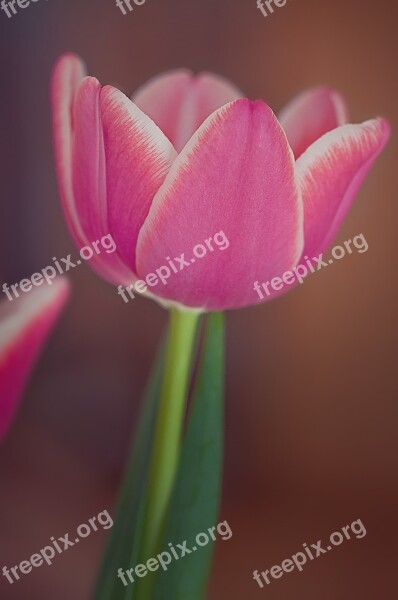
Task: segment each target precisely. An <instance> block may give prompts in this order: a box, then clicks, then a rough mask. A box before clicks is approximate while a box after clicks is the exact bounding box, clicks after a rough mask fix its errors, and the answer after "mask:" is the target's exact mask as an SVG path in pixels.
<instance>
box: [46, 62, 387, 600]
mask: <svg viewBox="0 0 398 600" xmlns="http://www.w3.org/2000/svg"><path fill="white" fill-rule="evenodd" d="M51 95H52V107H53V128H54V139H55V155H56V166H57V172H58V180H59V186H60V191H61V197H62V203H63V209H64V213H65V216H66V219H67V222H68V224H69V228H70V230H71V232H72V235H73V237H74V239H75V241H76V243H77V245H78V246H79V247H82V246H86V245H89V244H90V243H91V242H92V240H96V239H100V238H101V237H102V236H105V235H109V234H110V235H112V237H113V239H114V241H115V244H116V247H117V249H116V251H115V252H113V253H112V254H111V255H99V254H98V255H96V256H94V257H93V259H92V261H91V264H92V266H93V268H94V269H95V270H96V271H97V272H98V273H100V274H101V275H102V276H103V277H105V278H106V279H107V280H108V281H110V282H112V283H113V284H116V285H118V286H123V285H125V286H131V285H135V286H137V287H138V286H139V287H140V291H141V292H142V293H144V294H146V295H148V296H149V297H151V298H154V299H155V300H157V301H158V302H159V303H161V304H162V305H164V306H166V307H169V308H170V309H171V311H170V313H171V318H170V330H169V335H168V338H167V342H166V348H165V354H164V356H165V358H164V364H163V363H162V366H163V370H162V373H163V379H162V383H161V386H160V388H161V390H160V394H159V396H160V397H159V403H158V405H157V416H156V426H155V429H154V433H153V443H152V446H151V460H150V463H148V464H149V467H148V472H147V473H146V480H145V481H146V483H147V485H146V487H145V490H144V492H143V496H142V498H141V502H142V506H143V507H145V510H143V513H142V520H143V523H142V524H141V523H140V526H139V527H138V533H137V532H135V533H133V534H132V535H133V537H134V536H136V535H139V536H141V538H140V541H139V542H137V544H138V546H139V547H140V556H137V559H138V558H139V559H140V560H141V562H144V561H145V560H147V559H148V558H149V557H151V556H156V555H157V553H158V552H159V551H160V549H161V543H162V541H163V542H165V541H166V542H169V540H168V539H167V540H162V536H163V534H164V531H165V525H166V522H167V517H168V516H170V514H171V513H170V503H171V501H172V493H173V489H175V481H176V478H177V470H178V465H179V461H180V452H181V441H182V432H183V425H184V418H185V407H186V401H187V395H188V388H189V370H190V365H191V364H192V362H193V351H194V340H195V332H196V326H197V321H198V318H199V314H200V313H202V312H206V311H209V312H215V311H218V312H221V311H224V310H227V309H235V308H241V307H245V306H249V305H252V304H256V303H257V302H259V301H260V299H259V296H258V295H257V294H255V293H254V292H253V283H254V282H255V281H257V280H260V281H266V280H272V279H273V278H274V277H279V276H281V275H282V274H283V273H285V272H287V271H290V270H293V269H294V267H295V266H297V265H298V264H300V261H301V259H302V257H305V256H307V255H308V256H309V257H314V256H318V255H319V254H321V253H322V252H323V251H324V250H325V249H326V248H327V247H328V246H329V244H330V243H331V241H332V240H333V238H334V237H335V235H336V233H337V231H338V229H339V227H340V225H341V223H342V221H343V219H344V218H345V215H346V214H347V212H348V210H349V208H350V206H351V204H352V202H353V200H354V197H355V195H356V193H357V191H358V189H359V187H360V186H361V184H362V182H363V180H364V178H365V176H366V174H367V173H368V171H369V169H370V168H371V166H372V165H373V163H374V161H375V160H376V158H377V156H378V155H379V154H380V152H381V151H382V149H383V147H384V146H385V144H386V142H387V140H388V137H389V133H390V129H389V125H388V123H387V122H386V121H385V120H384V119H381V118H377V119H372V120H369V121H365V122H364V123H362V124H357V125H355V124H348V113H347V109H346V106H345V103H344V101H343V99H342V98H341V96H340V95H339V94H338V93H337V92H335V91H334V90H330V89H328V88H314V89H311V90H308V91H306V92H304V93H303V94H301V95H299V96H298V97H297V98H295V99H294V100H293V101H292V102H291V103H290V104H288V106H287V107H286V108H285V109H284V110H283V111H282V112H281V114H280V115H279V119H278V118H277V117H276V116H275V114H274V113H273V112H272V110H271V108H269V106H268V105H267V104H266V103H264V102H263V101H261V100H257V101H251V100H249V99H247V98H244V97H243V94H242V93H241V92H240V90H239V89H237V88H236V87H235V86H234V85H232V84H231V83H229V82H228V81H226V80H224V79H222V78H220V77H217V76H215V75H212V74H208V73H203V74H201V75H198V76H194V75H192V74H191V73H190V72H189V71H186V70H178V71H174V72H171V73H166V74H163V75H161V76H159V77H155V78H154V79H152V80H151V81H149V83H147V84H146V85H144V86H143V87H142V88H140V89H139V90H138V91H137V92H136V93H135V94H134V96H133V97H132V99H131V100H130V99H129V98H128V97H126V96H125V95H124V94H123V93H122V92H121V91H119V90H117V89H116V88H114V87H112V86H109V85H106V86H104V87H103V86H102V85H101V84H100V83H99V81H98V80H97V79H95V78H93V77H89V76H87V74H86V69H85V67H84V64H83V63H82V61H81V60H80V59H79V58H78V57H77V56H75V55H72V54H67V55H64V56H63V57H61V59H60V60H59V61H58V63H57V65H56V66H55V69H54V72H53V77H52V91H51ZM216 233H218V235H219V236H221V237H222V238H223V239H225V240H228V248H226V247H225V251H220V252H213V251H211V248H210V245H211V244H212V240H213V241H214V240H216V236H215V234H216ZM209 236H214V237H213V238H212V237H209ZM202 241H203V242H204V241H206V243H208V249H209V252H207V251H206V248H204V249H205V252H206V256H205V257H204V258H202V259H201V260H195V259H194V258H191V257H189V254H190V253H191V251H192V250H193V249H194V248H195V247H197V246H195V244H196V245H197V244H198V243H200V242H202ZM193 254H194V256H195V257H197V258H198V256H197V254H195V252H193ZM165 261H166V262H167V264H168V265H169V267H164V268H165V269H166V272H167V271H168V272H169V274H168V275H167V277H166V276H164V278H163V279H164V281H163V285H156V287H155V280H156V275H158V278H160V273H161V272H162V271H161V269H159V268H160V267H161V266H162V265H163V266H164V265H165ZM177 263H178V265H179V267H177V268H176V265H177ZM194 263H195V264H194ZM170 269H171V270H172V271H173V272H171V271H170ZM169 275H170V276H169ZM143 284H145V285H144V286H143ZM136 289H137V288H136ZM137 291H138V290H137ZM216 317H220V319H221V318H222V317H221V316H220V315H212V316H211V317H210V319H209V322H212V323H215V322H216V321H213V319H215V318H216ZM220 322H221V325H220ZM218 324H219V326H216V325H214V326H213V330H212V331H213V333H215V335H214V338H212V339H213V341H214V339H217V340H218V342H219V346H217V344H216V343H213V342H212V344H209V346H208V348H209V350H208V354H206V357H207V358H208V357H209V354H210V353H211V351H213V354H211V360H210V359H208V360H206V361H203V364H204V365H205V366H204V367H203V369H204V371H205V373H204V376H203V379H201V382H202V383H201V386H204V388H203V389H204V392H203V389H202V388H201V391H202V395H203V396H205V397H206V395H211V394H213V393H214V397H213V396H211V398H212V403H210V404H211V405H212V406H214V405H215V404H217V403H218V404H217V406H218V407H219V409H218V410H216V411H215V413H214V414H213V416H212V417H211V418H209V421H210V423H209V422H208V421H207V420H206V419H205V418H203V419H202V420H201V412H200V410H199V409H197V410H195V411H193V412H192V415H191V418H192V419H198V420H197V421H195V422H194V425H193V426H192V428H191V429H190V431H191V436H192V437H191V438H190V440H191V442H192V446H191V447H190V450H189V452H188V453H187V454H185V455H184V456H187V455H188V456H195V457H196V455H197V452H198V448H202V449H203V452H204V455H206V452H207V450H206V448H207V446H206V444H208V443H211V441H210V442H209V440H206V431H207V429H208V427H209V426H210V425H211V426H213V429H211V427H210V429H211V430H212V431H214V432H216V433H214V436H219V437H221V434H220V431H221V430H222V426H221V425H219V424H216V425H217V426H216V425H215V424H214V420H217V419H222V409H221V397H222V391H221V390H222V384H221V383H220V382H222V372H223V359H222V356H223V353H222V321H218ZM217 336H218V337H217ZM216 347H217V348H218V350H217V351H215V348H216ZM220 348H221V349H220ZM211 349H213V350H211ZM203 352H205V351H203ZM201 364H202V363H201ZM215 381H216V382H218V383H217V385H216V384H215V383H214V382H215ZM218 384H219V385H218ZM207 385H209V386H210V387H209V388H207V387H206V386H207ZM214 390H218V391H216V392H214ZM207 391H208V394H207ZM199 396H200V394H199ZM203 410H204V411H206V410H208V409H207V408H206V406H205V404H204V405H203ZM206 416H207V414H206ZM212 419H213V421H212ZM204 424H206V425H204ZM195 436H197V437H195ZM218 439H219V438H218ZM192 440H193V441H192ZM213 441H214V439H213ZM201 444H202V446H201ZM219 446H221V444H219V445H217V444H215V446H214V447H213V448H215V450H214V451H215V452H216V453H217V452H218V451H219V450H218V449H217V448H219ZM207 454H209V453H208V452H207ZM204 455H203V456H204ZM141 456H142V454H141V455H138V456H137V457H136V458H137V460H138V461H140V457H141ZM218 458H220V456H219V455H218ZM210 459H211V457H210ZM203 460H204V461H205V462H206V459H205V458H204V459H203ZM207 461H209V456H207ZM210 462H211V460H210ZM220 463H221V460H214V465H217V464H220ZM132 464H133V463H132ZM206 464H207V465H208V464H209V462H206ZM189 466H190V465H189ZM202 466H203V465H202V463H201V466H200V467H199V469H198V471H200V469H201V468H202ZM185 467H186V465H185ZM195 467H196V465H192V469H189V468H186V469H185V471H184V469H183V470H182V473H184V472H185V473H188V476H189V477H191V476H192V477H191V479H190V481H189V482H188V486H187V488H186V487H185V480H184V475H183V474H182V475H180V472H178V473H179V475H178V476H181V477H182V480H181V481H182V484H181V482H180V485H179V486H177V487H178V490H179V491H180V493H181V494H182V496H184V491H182V492H181V490H185V489H190V490H191V493H190V496H189V498H183V499H181V498H179V503H178V502H177V505H178V506H180V507H181V506H182V505H183V506H184V507H185V506H186V505H188V506H190V505H191V504H190V503H191V502H195V498H197V497H198V490H199V489H200V488H201V487H203V481H196V480H195V476H197V477H200V473H199V474H198V473H197V470H196V469H195ZM214 468H215V469H216V466H215V467H214ZM209 469H211V466H210V467H209ZM217 477H218V475H217V476H214V472H213V473H212V477H211V478H210V479H211V481H212V482H213V485H214V487H213V488H212V492H210V491H209V493H208V497H207V499H206V502H210V500H211V502H212V503H213V504H212V506H213V505H214V506H216V505H217V502H216V499H217V498H216V497H217V494H218V490H219V486H217V485H216V482H217ZM218 480H219V479H218ZM126 481H127V482H128V481H129V479H128V477H126ZM214 482H215V483H214ZM206 485H207V480H206ZM190 486H191V487H190ZM126 489H127V490H128V493H127V498H124V501H123V502H122V503H121V506H122V507H131V506H132V505H133V504H134V503H133V502H131V501H130V500H131V499H130V497H129V493H130V492H131V490H130V488H129V487H128V485H127V488H126ZM131 493H133V492H131ZM123 510H127V509H124V508H123ZM131 510H132V509H131ZM200 510H201V507H199V508H197V509H195V510H194V509H193V510H192V514H193V518H195V517H194V515H197V514H200ZM186 512H187V511H186V510H185V513H184V515H185V518H187V515H186ZM174 516H175V515H174ZM133 521H134V519H133V518H123V514H122V517H121V519H120V520H119V522H120V524H121V525H120V528H119V529H118V530H119V531H120V532H123V535H125V533H124V532H125V530H126V528H128V527H131V523H132V522H133ZM170 522H174V523H175V522H176V520H175V518H174V520H173V519H170ZM122 537H123V536H122V533H121V534H120V540H118V539H115V540H113V542H112V544H110V546H109V548H110V550H109V554H108V560H107V561H105V563H104V565H105V566H104V570H103V573H102V577H101V578H100V580H99V584H98V587H97V595H96V596H95V598H96V600H105V599H106V600H108V599H110V598H112V597H114V596H113V595H112V594H113V589H114V588H113V586H114V585H115V584H114V580H115V576H114V570H112V569H111V568H110V565H112V560H113V557H115V556H119V554H117V552H118V551H119V550H120V548H122V549H121V550H120V552H121V554H120V557H121V558H123V557H124V555H123V542H122V541H121V538H122ZM137 544H135V545H134V547H136V546H137ZM118 549H119V550H118ZM128 550H130V548H129V549H128ZM130 556H131V553H130V554H128V556H127V558H129V557H130ZM205 562H206V561H204V562H203V564H205ZM122 563H123V561H122V560H120V562H119V565H120V564H122ZM191 564H193V565H195V564H197V563H195V562H194V561H192V562H191ZM119 565H116V564H115V566H116V567H117V566H119ZM202 567H203V565H202ZM202 567H200V566H199V567H198V568H199V569H201V568H202ZM204 570H205V569H202V571H203V572H204ZM119 571H120V570H119ZM202 571H201V575H200V577H202V579H203V580H204V578H205V575H204V574H203V572H202ZM122 574H123V573H122ZM157 575H158V574H156V575H151V576H147V577H145V578H143V579H142V581H140V582H137V585H138V588H136V590H135V594H136V595H135V596H134V598H135V599H136V600H150V599H151V598H153V597H154V596H153V589H154V587H153V586H154V585H155V584H154V578H155V577H157ZM181 577H185V580H184V581H185V583H181V584H180V583H179V582H178V581H177V583H176V585H177V586H179V591H180V592H181V590H185V589H186V587H185V586H186V585H187V586H189V585H191V584H192V581H193V580H195V581H197V582H198V585H199V584H200V585H201V583H200V582H201V580H200V577H198V576H197V573H195V575H194V576H193V577H192V578H190V575H189V574H188V575H183V574H181ZM160 579H161V578H160ZM176 579H177V580H178V577H177V578H176ZM158 585H160V587H162V582H161V581H160V583H159V580H158ZM203 587H204V585H203V586H202V588H201V589H203ZM157 589H159V588H157ZM163 589H164V590H165V593H166V596H159V595H157V596H156V597H159V598H163V597H167V598H168V597H172V596H173V590H172V589H171V588H170V589H169V588H168V587H167V585H166V586H164V587H163ZM192 594H193V595H192V597H195V598H196V597H199V595H198V592H197V591H196V592H195V593H193V592H192ZM186 595H187V596H190V597H191V595H190V592H187V594H186ZM173 597H174V596H173ZM178 597H180V596H178ZM181 597H182V596H181Z"/></svg>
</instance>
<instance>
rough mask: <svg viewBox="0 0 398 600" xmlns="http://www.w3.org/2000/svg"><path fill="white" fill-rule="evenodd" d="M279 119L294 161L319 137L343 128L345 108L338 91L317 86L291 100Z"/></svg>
mask: <svg viewBox="0 0 398 600" xmlns="http://www.w3.org/2000/svg"><path fill="white" fill-rule="evenodd" d="M278 118H279V122H280V124H281V125H282V127H283V129H284V130H285V133H286V135H287V139H288V140H289V144H290V146H291V148H292V150H293V152H294V155H295V157H296V159H297V158H299V156H301V154H302V153H303V152H305V150H307V148H308V147H309V146H310V145H311V144H313V143H314V142H315V141H316V140H317V139H319V138H320V137H321V136H322V135H324V134H325V133H327V132H328V131H332V129H336V127H339V126H340V125H345V124H346V123H347V121H348V109H347V107H346V104H345V102H344V99H343V98H342V96H341V95H340V94H339V93H338V92H336V91H335V90H331V89H329V88H326V87H317V88H312V89H310V90H306V91H304V92H302V93H301V94H299V95H298V96H296V97H295V98H293V100H291V102H289V104H288V105H287V106H286V107H285V108H284V109H283V110H282V111H281V113H280V114H279V117H278Z"/></svg>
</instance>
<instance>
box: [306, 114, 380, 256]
mask: <svg viewBox="0 0 398 600" xmlns="http://www.w3.org/2000/svg"><path fill="white" fill-rule="evenodd" d="M389 135H390V127H389V125H388V123H387V122H386V121H385V120H384V119H373V120H370V121H366V122H365V123H362V124H361V125H343V126H342V127H339V128H337V129H335V130H334V131H331V132H329V133H327V134H325V135H324V136H323V137H322V138H321V139H319V140H318V141H317V142H315V143H314V144H313V145H312V146H310V147H309V148H308V150H307V151H306V152H305V153H304V154H303V155H302V156H301V157H300V158H299V159H298V161H297V163H296V168H297V176H298V182H299V186H300V190H301V193H302V198H303V205H304V239H305V246H304V252H303V256H304V255H308V256H310V257H313V256H317V255H318V254H319V253H321V252H323V251H324V250H326V249H327V248H328V246H329V245H330V243H331V242H332V241H333V238H334V237H335V235H336V232H337V230H338V228H339V227H340V225H341V222H342V221H343V219H344V217H345V215H346V214H347V211H348V210H349V208H350V206H351V203H352V201H353V199H354V197H355V194H356V192H357V191H358V189H359V187H360V185H361V184H362V182H363V180H364V178H365V176H366V175H367V173H368V171H369V169H370V168H371V166H372V164H373V163H374V161H375V160H376V158H377V156H378V155H379V154H380V152H381V151H382V149H383V147H384V146H385V144H386V143H387V140H388V138H389Z"/></svg>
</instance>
